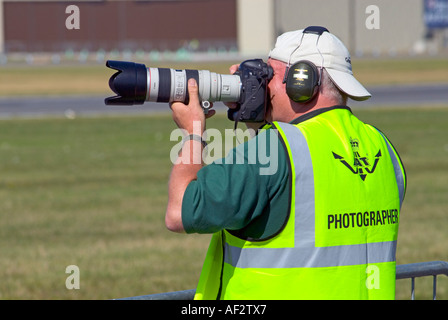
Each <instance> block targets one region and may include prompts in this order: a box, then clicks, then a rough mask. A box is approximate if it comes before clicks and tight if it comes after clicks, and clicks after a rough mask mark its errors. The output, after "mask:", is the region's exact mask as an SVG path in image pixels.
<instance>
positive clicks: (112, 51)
mask: <svg viewBox="0 0 448 320" xmlns="http://www.w3.org/2000/svg"><path fill="white" fill-rule="evenodd" d="M73 6H75V7H73ZM309 25H322V26H325V27H327V28H328V29H329V30H330V31H331V32H332V33H334V34H335V35H337V36H338V37H339V38H340V39H341V40H342V41H343V42H344V43H345V44H346V46H347V47H348V49H349V50H350V52H351V55H352V56H351V59H352V64H353V71H354V74H355V76H356V77H357V78H358V80H360V81H361V82H362V83H363V84H364V85H365V86H366V87H367V88H368V90H369V91H370V92H371V93H372V94H373V97H372V98H371V99H370V100H368V101H366V102H363V103H355V102H354V101H350V103H349V106H350V107H352V109H353V111H354V113H355V114H356V115H358V116H359V117H360V118H361V119H362V120H364V121H365V122H368V123H371V124H373V125H375V126H377V127H378V128H380V129H381V130H382V131H383V132H385V133H386V135H387V136H388V137H389V138H390V139H391V140H392V142H393V143H394V145H395V147H396V148H397V150H398V151H399V153H400V155H401V157H402V159H403V161H404V163H405V167H406V170H407V173H408V188H407V195H406V200H405V203H404V205H403V208H402V216H401V218H400V219H401V222H400V223H401V224H400V235H399V245H398V251H397V263H398V264H407V263H415V262H424V261H433V260H444V261H448V252H447V241H448V232H447V230H448V228H447V227H448V216H447V208H448V184H447V181H448V140H447V137H448V0H395V1H387V0H370V1H369V0H356V1H355V0H314V1H305V0H171V1H152V0H135V1H106V0H104V1H102V0H98V1H62V0H59V1H56V0H55V1H21V0H20V1H13V0H0V221H1V223H0V256H1V258H0V276H1V279H2V281H1V283H0V299H113V298H121V297H130V296H137V295H144V294H151V293H159V292H166V291H176V290H185V289H193V288H195V286H196V284H197V280H198V278H199V274H200V270H201V267H202V262H203V259H204V257H205V253H206V250H207V247H208V239H209V236H208V235H189V236H185V235H177V234H172V233H170V232H168V231H166V230H165V227H164V213H165V205H166V200H167V181H168V176H169V172H170V168H171V165H172V164H171V162H170V149H171V148H172V147H173V146H174V145H175V144H176V143H177V142H178V141H171V140H170V133H171V132H172V130H173V129H174V128H175V125H174V123H173V122H172V120H171V116H170V112H169V108H168V107H167V106H166V105H165V104H157V103H146V104H145V105H143V106H131V107H106V106H105V105H104V102H103V100H104V98H105V97H107V96H110V95H112V92H111V91H110V89H109V87H108V79H109V77H110V76H111V75H112V73H113V71H112V70H110V69H107V68H106V67H105V62H106V61H107V60H108V59H111V60H127V61H135V62H140V63H145V64H146V65H147V66H151V67H171V68H177V69H186V68H189V69H207V70H211V71H214V72H218V73H228V69H229V67H230V65H232V64H234V63H240V62H241V61H243V60H244V59H248V58H263V59H266V58H267V55H268V53H269V50H270V49H271V48H272V47H273V46H274V44H275V39H276V37H277V36H278V35H280V34H281V33H283V32H285V31H289V30H295V29H302V28H305V27H307V26H309ZM215 107H216V108H217V109H218V110H219V112H218V114H217V115H216V116H215V117H213V118H212V119H210V120H209V122H208V127H212V128H218V129H220V130H222V131H223V132H224V130H225V129H232V128H233V125H234V124H233V123H231V122H230V121H228V120H227V118H226V115H225V108H224V106H222V105H221V104H219V103H216V104H215ZM70 265H75V266H77V267H78V268H79V271H80V275H79V284H80V287H79V289H77V288H70V286H67V281H68V280H70V281H71V280H72V278H70V276H72V275H71V274H70V273H69V272H67V273H66V268H67V267H68V266H70ZM439 278H440V280H439V282H438V287H437V289H438V298H439V299H448V281H447V279H446V278H447V277H444V276H441V277H439ZM397 298H398V299H409V298H410V282H409V281H405V280H398V281H397ZM416 298H418V299H430V298H432V279H418V280H417V283H416Z"/></svg>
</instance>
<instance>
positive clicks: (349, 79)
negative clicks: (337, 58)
mask: <svg viewBox="0 0 448 320" xmlns="http://www.w3.org/2000/svg"><path fill="white" fill-rule="evenodd" d="M325 70H327V71H328V74H329V75H330V77H331V80H333V83H334V84H335V85H336V86H337V87H338V88H339V89H340V90H341V91H343V92H344V93H346V94H347V95H348V96H349V98H351V99H353V100H356V101H363V100H367V99H369V98H370V97H371V96H372V95H371V94H370V93H369V91H367V90H366V88H364V86H363V85H362V84H361V83H360V82H359V81H358V80H356V78H355V77H354V76H353V75H351V74H349V73H347V72H343V71H338V70H335V69H330V68H325Z"/></svg>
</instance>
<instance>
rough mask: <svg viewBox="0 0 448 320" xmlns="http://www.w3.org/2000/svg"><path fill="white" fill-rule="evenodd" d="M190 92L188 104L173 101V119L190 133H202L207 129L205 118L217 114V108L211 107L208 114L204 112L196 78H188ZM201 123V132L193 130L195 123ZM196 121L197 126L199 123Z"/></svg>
mask: <svg viewBox="0 0 448 320" xmlns="http://www.w3.org/2000/svg"><path fill="white" fill-rule="evenodd" d="M188 94H189V96H190V101H189V103H188V105H186V104H184V103H182V102H173V103H171V105H170V107H171V110H172V111H173V120H174V122H175V123H176V124H177V126H178V127H179V128H180V129H184V130H186V131H187V132H188V133H189V134H193V133H194V134H197V135H202V134H203V133H204V130H205V119H206V118H210V117H211V116H213V115H214V114H215V110H211V109H209V111H208V114H207V115H205V114H204V110H203V109H202V107H201V104H200V102H199V89H198V85H197V83H196V81H195V80H194V79H189V80H188ZM195 122H197V123H200V124H201V125H200V128H201V132H193V129H194V125H193V124H194V123H195ZM197 123H196V126H197V125H198V124H197ZM196 131H197V129H196Z"/></svg>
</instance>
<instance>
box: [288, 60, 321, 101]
mask: <svg viewBox="0 0 448 320" xmlns="http://www.w3.org/2000/svg"><path fill="white" fill-rule="evenodd" d="M285 80H286V93H287V94H288V96H289V98H290V99H291V100H293V101H295V102H307V101H310V100H311V99H312V98H313V97H314V96H315V95H316V93H317V92H318V91H319V72H318V70H317V67H316V66H315V65H314V64H313V63H312V62H310V61H299V62H296V63H295V64H293V65H292V66H291V67H290V68H289V70H288V74H287V76H286V79H285Z"/></svg>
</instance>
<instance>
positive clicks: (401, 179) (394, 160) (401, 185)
mask: <svg viewBox="0 0 448 320" xmlns="http://www.w3.org/2000/svg"><path fill="white" fill-rule="evenodd" d="M380 134H381V136H382V137H383V139H384V141H386V145H387V149H388V150H389V154H390V158H391V160H392V164H393V165H394V171H395V178H396V179H397V185H398V193H399V195H400V208H401V205H402V204H403V200H404V190H405V187H404V176H403V171H402V170H401V166H400V163H399V161H398V159H397V156H396V155H395V152H394V148H392V146H391V145H390V143H389V141H387V139H386V138H385V137H384V135H383V134H382V133H381V132H380Z"/></svg>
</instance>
